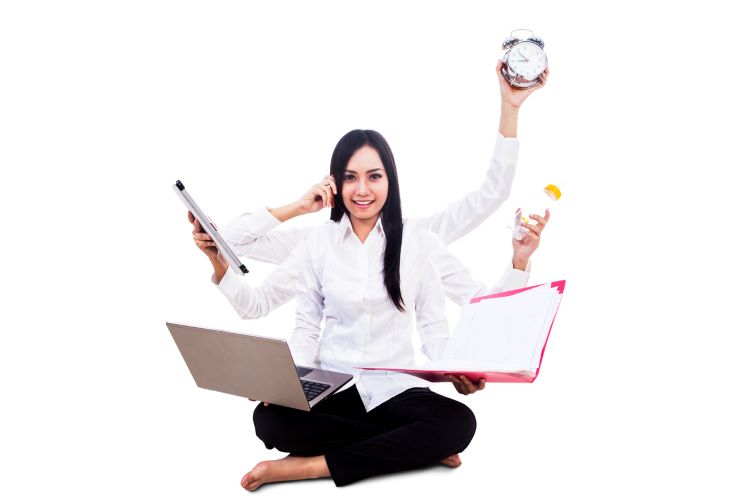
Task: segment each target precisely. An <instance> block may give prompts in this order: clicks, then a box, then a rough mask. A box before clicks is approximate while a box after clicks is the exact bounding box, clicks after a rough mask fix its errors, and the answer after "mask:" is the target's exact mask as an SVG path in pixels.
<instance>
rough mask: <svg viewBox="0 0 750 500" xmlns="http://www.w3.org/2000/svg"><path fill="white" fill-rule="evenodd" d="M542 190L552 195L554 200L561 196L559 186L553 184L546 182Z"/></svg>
mask: <svg viewBox="0 0 750 500" xmlns="http://www.w3.org/2000/svg"><path fill="white" fill-rule="evenodd" d="M544 190H545V191H546V192H547V194H550V195H552V196H553V197H554V198H555V200H559V199H560V196H562V193H561V192H560V188H558V187H557V186H555V185H554V184H547V186H545V188H544Z"/></svg>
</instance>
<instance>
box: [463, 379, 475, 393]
mask: <svg viewBox="0 0 750 500" xmlns="http://www.w3.org/2000/svg"><path fill="white" fill-rule="evenodd" d="M461 378H462V379H463V381H464V385H465V386H466V389H467V390H468V391H469V394H473V393H475V392H477V386H476V384H475V383H474V382H473V381H472V380H471V379H470V378H469V377H467V376H466V375H461Z"/></svg>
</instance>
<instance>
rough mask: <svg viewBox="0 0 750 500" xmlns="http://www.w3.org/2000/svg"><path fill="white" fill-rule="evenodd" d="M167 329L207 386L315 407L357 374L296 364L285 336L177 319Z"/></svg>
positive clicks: (303, 407)
mask: <svg viewBox="0 0 750 500" xmlns="http://www.w3.org/2000/svg"><path fill="white" fill-rule="evenodd" d="M167 328H169V331H170V333H171V334H172V338H174V341H175V343H176V344H177V348H178V349H179V350H180V354H182V357H183V359H184V360H185V363H186V364H187V366H188V369H190V373H191V374H192V375H193V378H194V379H195V383H196V384H198V387H202V388H203V389H210V390H212V391H219V392H224V393H227V394H234V395H235V396H242V397H245V398H249V399H255V400H256V401H265V402H267V403H273V404H277V405H282V406H288V407H289V408H296V409H298V410H305V411H310V408H312V407H313V406H315V405H316V404H318V403H320V402H321V401H323V400H324V399H325V398H327V397H328V396H330V395H331V394H333V393H334V392H336V391H337V390H338V389H339V388H340V387H341V386H343V385H344V384H346V383H347V382H349V381H350V380H351V379H352V376H351V375H350V374H348V373H339V372H332V371H329V370H321V369H319V368H309V367H306V366H296V365H295V364H294V361H293V360H292V353H291V352H290V351H289V346H288V345H287V343H286V341H284V340H280V339H272V338H267V337H258V336H256V335H247V334H243V333H233V332H225V331H222V330H211V329H208V328H199V327H195V326H188V325H180V324H175V323H167Z"/></svg>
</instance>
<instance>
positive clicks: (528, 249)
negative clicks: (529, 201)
mask: <svg viewBox="0 0 750 500" xmlns="http://www.w3.org/2000/svg"><path fill="white" fill-rule="evenodd" d="M518 210H521V209H520V208H519V209H518ZM529 218H530V219H533V220H535V221H536V224H529V223H527V222H521V226H522V227H523V228H525V229H526V235H525V236H524V237H523V239H521V240H517V239H515V238H513V268H514V269H520V270H524V269H526V265H527V264H528V263H529V258H531V254H533V253H534V252H535V251H536V249H537V248H539V242H540V240H541V238H542V231H544V228H545V226H546V225H547V223H548V222H549V210H545V211H544V217H541V216H539V215H536V214H532V215H529Z"/></svg>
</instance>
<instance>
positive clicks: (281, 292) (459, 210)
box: [221, 134, 531, 319]
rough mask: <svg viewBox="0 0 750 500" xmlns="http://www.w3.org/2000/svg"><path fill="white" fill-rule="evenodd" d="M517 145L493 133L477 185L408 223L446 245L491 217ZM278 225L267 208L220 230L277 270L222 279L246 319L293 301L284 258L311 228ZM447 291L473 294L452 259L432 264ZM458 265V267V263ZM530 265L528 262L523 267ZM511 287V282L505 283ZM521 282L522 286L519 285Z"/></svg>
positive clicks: (509, 180)
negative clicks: (258, 277) (245, 282)
mask: <svg viewBox="0 0 750 500" xmlns="http://www.w3.org/2000/svg"><path fill="white" fill-rule="evenodd" d="M518 150H519V143H518V140H517V139H515V138H505V137H503V136H502V135H501V134H497V135H496V137H495V145H494V148H493V151H492V158H491V159H490V166H489V169H488V170H487V173H486V175H485V178H484V179H483V180H482V183H481V184H480V186H479V189H478V190H476V191H472V192H470V193H467V194H465V195H464V196H463V197H461V198H460V199H458V200H456V201H454V202H453V203H451V204H449V205H448V206H447V207H446V208H445V209H444V210H443V211H442V212H439V213H436V214H434V215H432V216H430V217H420V218H409V219H408V220H407V222H406V224H407V225H408V226H410V227H413V228H421V229H425V230H427V231H429V232H432V233H435V234H437V235H438V236H439V237H440V239H441V240H442V241H443V242H445V243H451V242H453V241H456V240H457V239H459V238H460V237H462V236H464V235H465V234H467V233H468V232H470V231H471V230H472V229H474V228H475V227H477V226H478V225H479V224H481V223H482V222H483V221H484V220H485V219H487V217H489V216H490V215H492V214H493V213H494V212H495V211H496V210H497V209H498V207H500V205H502V203H503V202H504V201H505V200H507V199H508V196H509V195H510V190H511V186H512V184H513V177H514V176H515V172H516V164H517V163H518ZM280 224H281V223H280V222H279V221H278V220H276V218H274V216H273V215H271V213H270V212H269V211H268V210H266V209H265V208H261V209H259V210H257V211H255V212H253V213H248V214H244V215H241V216H240V217H238V218H237V219H235V220H233V221H232V222H230V223H229V224H228V225H227V226H226V227H225V228H223V229H222V230H221V234H222V236H223V237H224V239H225V240H226V241H227V243H229V244H230V245H231V246H232V248H233V250H234V251H235V252H236V253H237V255H239V256H240V257H248V258H251V259H255V260H260V261H263V262H270V263H274V264H279V263H282V264H281V265H280V266H279V267H278V268H276V269H275V270H274V271H273V272H271V274H270V275H269V276H268V277H267V279H266V280H265V281H264V282H263V284H262V285H261V286H260V287H257V288H250V287H243V286H242V285H241V280H240V279H239V278H238V277H236V276H229V277H228V278H227V277H225V278H224V280H223V281H222V287H221V289H222V292H224V293H225V295H227V297H228V298H229V299H230V302H232V305H234V306H235V309H237V312H238V314H239V315H240V316H241V317H243V318H246V319H251V318H259V317H261V316H265V315H266V314H268V313H269V312H271V311H272V310H273V309H275V308H276V307H279V306H280V305H282V304H285V303H286V302H287V301H289V300H291V299H292V298H293V297H294V294H295V281H296V278H297V269H296V263H295V262H294V261H293V260H290V259H288V257H289V255H290V254H291V253H292V251H293V250H294V248H295V246H296V245H297V244H298V243H299V242H301V241H302V240H304V239H305V238H306V237H307V236H309V235H310V234H311V232H312V231H313V230H314V228H293V229H286V230H283V231H281V230H275V231H274V229H275V228H277V227H278V226H279V225H280ZM436 264H437V266H438V272H439V274H440V280H441V283H442V286H443V291H444V292H445V295H446V296H447V297H448V298H449V299H450V300H452V301H453V302H455V303H456V304H458V305H460V306H461V305H463V304H465V303H466V301H467V300H468V299H471V298H472V297H473V295H471V293H472V287H471V286H469V287H468V288H467V286H466V281H465V280H464V277H463V276H462V275H461V273H460V271H458V270H457V269H456V268H454V267H453V266H454V262H453V261H452V260H446V261H444V262H443V261H441V262H437V263H436ZM459 267H462V266H459ZM530 269H531V264H530V263H529V267H527V268H526V271H529V270H530ZM511 274H514V276H510V277H509V279H511V278H513V279H515V282H516V283H521V282H525V281H526V280H527V279H528V274H526V273H522V272H521V271H516V272H515V273H511ZM508 286H509V287H511V288H512V287H513V286H512V283H509V284H508ZM519 286H523V285H519Z"/></svg>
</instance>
